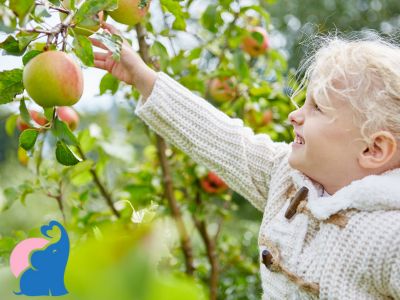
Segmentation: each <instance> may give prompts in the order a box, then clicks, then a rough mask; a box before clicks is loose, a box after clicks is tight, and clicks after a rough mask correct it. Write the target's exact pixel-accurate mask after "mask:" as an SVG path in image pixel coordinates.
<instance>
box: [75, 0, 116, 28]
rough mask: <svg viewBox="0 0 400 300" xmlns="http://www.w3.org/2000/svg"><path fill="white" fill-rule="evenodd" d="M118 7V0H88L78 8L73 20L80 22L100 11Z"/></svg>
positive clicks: (76, 22)
mask: <svg viewBox="0 0 400 300" xmlns="http://www.w3.org/2000/svg"><path fill="white" fill-rule="evenodd" d="M117 7H118V0H87V1H85V3H84V4H83V5H82V6H81V7H80V8H79V9H78V11H77V12H76V14H75V16H74V17H73V21H74V23H75V24H78V23H80V22H82V21H83V20H85V19H86V18H88V17H91V16H94V15H96V14H97V13H98V12H100V11H102V10H104V11H110V10H115V9H116V8H117Z"/></svg>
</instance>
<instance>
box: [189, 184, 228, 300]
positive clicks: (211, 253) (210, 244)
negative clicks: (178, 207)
mask: <svg viewBox="0 0 400 300" xmlns="http://www.w3.org/2000/svg"><path fill="white" fill-rule="evenodd" d="M185 194H187V193H186V192H185ZM195 202H196V207H197V208H202V206H203V205H202V201H201V198H200V192H199V191H197V192H196V198H195ZM192 217H193V220H194V223H195V225H196V228H197V230H198V231H199V233H200V236H201V238H202V240H203V242H204V245H205V247H206V252H207V258H208V261H209V263H210V265H211V274H210V281H209V285H210V300H216V299H217V296H218V281H219V272H220V269H219V259H218V253H217V238H218V235H219V231H220V228H221V224H222V222H221V221H220V222H219V224H218V231H217V234H216V235H215V236H214V237H211V235H210V234H209V232H208V230H207V224H206V222H205V221H204V219H202V220H200V219H199V218H198V217H197V216H196V212H195V213H193V214H192Z"/></svg>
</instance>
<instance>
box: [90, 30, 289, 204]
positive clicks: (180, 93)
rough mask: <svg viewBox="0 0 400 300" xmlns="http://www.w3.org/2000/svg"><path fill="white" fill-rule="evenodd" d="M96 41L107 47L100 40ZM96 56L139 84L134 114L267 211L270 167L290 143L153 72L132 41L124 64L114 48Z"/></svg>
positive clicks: (106, 66)
mask: <svg viewBox="0 0 400 300" xmlns="http://www.w3.org/2000/svg"><path fill="white" fill-rule="evenodd" d="M106 28H107V29H109V30H110V31H114V29H113V28H112V27H111V26H109V25H106ZM114 33H115V32H114ZM93 44H94V45H96V46H98V47H100V48H103V49H105V50H106V48H105V47H104V45H102V44H101V43H100V42H98V41H93ZM95 58H96V61H95V65H96V66H97V67H99V68H102V69H105V70H107V71H109V72H111V73H112V74H113V75H114V76H116V77H117V78H119V79H121V80H124V81H125V82H127V83H129V84H133V85H135V86H136V87H137V89H138V90H139V92H140V93H141V94H142V97H141V98H140V99H139V102H138V103H137V107H136V110H135V113H136V114H137V115H138V116H139V117H140V118H141V119H142V120H143V121H144V122H145V123H146V124H147V125H148V126H149V127H150V128H151V129H152V130H154V131H155V132H156V133H157V134H159V135H160V136H162V137H163V138H165V139H166V141H167V142H169V143H171V144H173V145H175V146H176V147H178V148H179V149H181V150H182V151H183V152H185V153H186V154H187V155H189V156H190V157H191V158H192V159H193V160H195V161H196V162H197V163H199V164H202V165H203V166H205V167H207V168H208V169H210V170H212V171H214V172H215V173H216V174H217V175H218V176H219V177H221V178H222V179H223V180H224V181H225V182H226V183H227V184H228V186H229V187H230V188H231V189H232V190H234V191H236V192H238V193H239V194H241V195H242V196H243V197H245V198H246V199H247V200H249V201H250V202H251V203H252V204H253V205H254V206H255V207H256V208H258V209H259V210H263V209H264V207H265V204H266V201H267V197H268V187H269V182H270V176H271V171H272V169H273V167H274V165H275V163H276V162H279V161H280V160H281V159H282V158H283V157H284V156H285V154H287V152H288V151H289V148H290V147H289V145H288V144H286V143H276V142H273V141H272V140H271V138H270V137H269V136H268V135H266V134H257V135H255V134H254V133H253V131H252V130H251V129H250V128H249V127H245V126H244V125H243V121H242V120H240V119H237V118H230V117H229V116H227V115H226V114H225V113H223V112H222V111H220V110H218V109H217V108H215V107H214V106H213V105H211V104H210V103H209V102H208V101H206V100H204V99H202V98H201V97H199V96H197V95H196V94H194V93H193V92H191V91H190V90H188V89H187V88H185V87H184V86H182V85H181V84H179V83H178V82H176V81H175V80H173V79H172V78H170V77H169V76H168V75H167V74H165V73H163V72H159V73H156V72H154V71H153V70H152V69H151V68H149V67H148V66H147V65H146V64H145V63H144V62H143V61H142V60H141V59H140V57H139V55H137V54H136V53H135V52H134V51H133V50H132V49H131V48H130V47H129V45H128V44H124V47H123V49H122V52H121V60H120V62H115V61H113V59H112V57H111V53H110V52H107V53H96V54H95Z"/></svg>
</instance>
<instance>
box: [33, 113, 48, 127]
mask: <svg viewBox="0 0 400 300" xmlns="http://www.w3.org/2000/svg"><path fill="white" fill-rule="evenodd" d="M29 114H30V115H31V118H32V120H33V121H35V122H36V123H37V124H39V125H40V126H44V125H46V124H47V123H48V122H49V121H47V119H46V118H45V116H44V115H43V114H41V113H40V112H38V111H36V110H30V111H29Z"/></svg>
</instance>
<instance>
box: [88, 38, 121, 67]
mask: <svg viewBox="0 0 400 300" xmlns="http://www.w3.org/2000/svg"><path fill="white" fill-rule="evenodd" d="M92 37H93V38H94V39H96V40H99V41H100V42H102V43H103V44H104V45H105V46H106V47H107V48H108V50H110V52H111V53H112V58H113V59H114V60H116V61H119V60H120V57H121V49H122V42H123V40H122V38H121V37H120V36H119V35H116V34H111V33H108V32H106V31H103V32H101V33H99V32H96V33H95V34H94V35H92Z"/></svg>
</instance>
